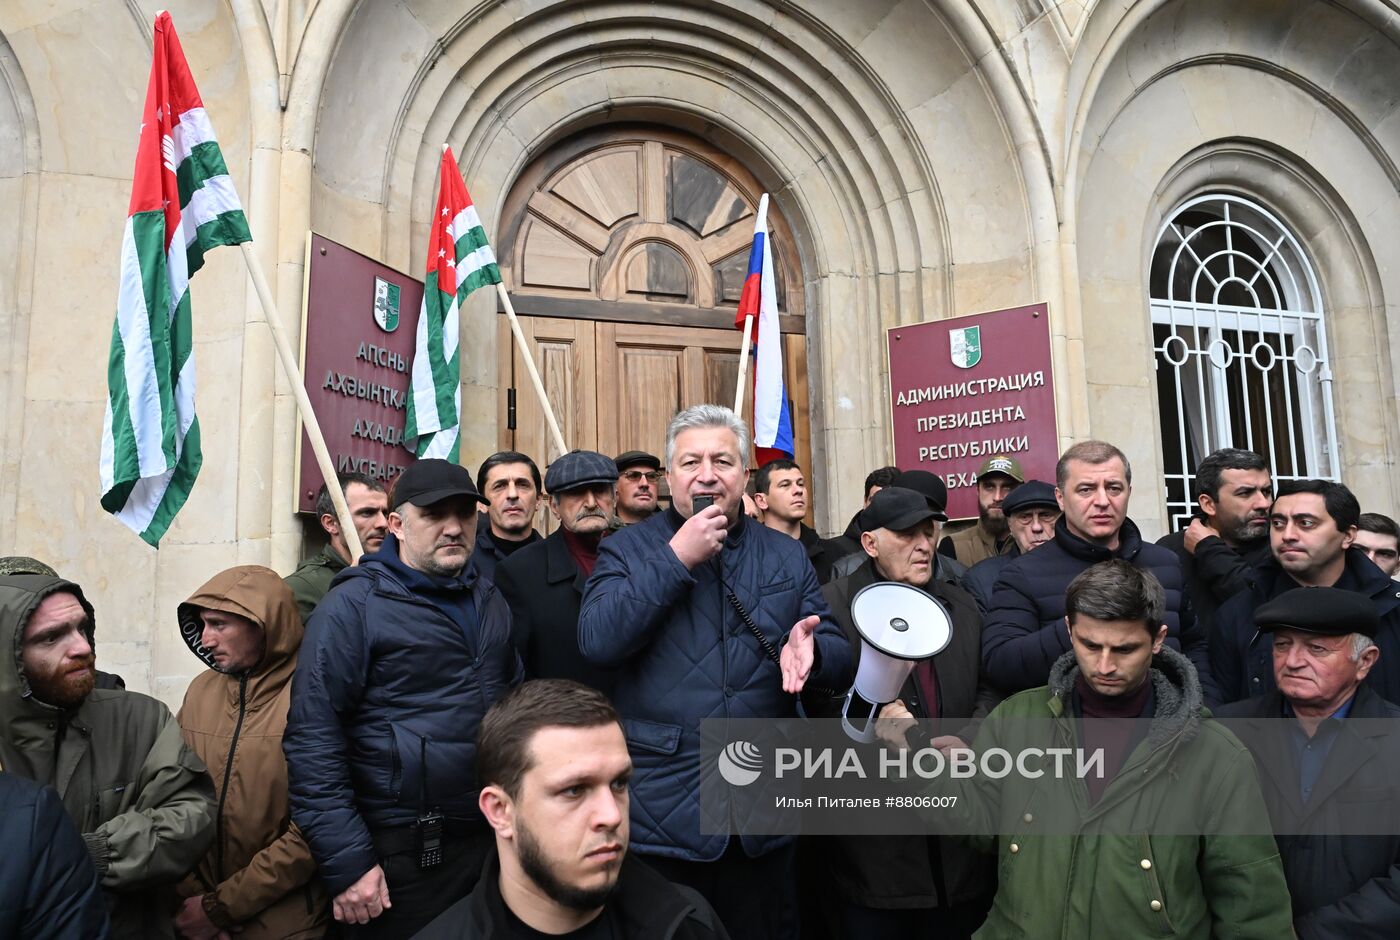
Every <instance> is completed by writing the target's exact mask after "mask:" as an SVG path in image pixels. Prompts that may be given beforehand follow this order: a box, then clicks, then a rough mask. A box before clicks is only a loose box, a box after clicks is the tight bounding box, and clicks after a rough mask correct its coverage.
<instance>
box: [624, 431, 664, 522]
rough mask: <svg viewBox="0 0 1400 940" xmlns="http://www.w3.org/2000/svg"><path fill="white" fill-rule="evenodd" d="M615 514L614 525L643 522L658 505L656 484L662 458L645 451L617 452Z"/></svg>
mask: <svg viewBox="0 0 1400 940" xmlns="http://www.w3.org/2000/svg"><path fill="white" fill-rule="evenodd" d="M615 463H616V464H617V515H616V516H615V517H614V518H613V528H615V529H620V528H622V527H623V526H629V525H636V524H637V523H638V522H646V521H647V520H648V519H650V518H651V517H652V515H653V514H654V513H655V512H656V511H657V510H658V509H660V508H661V505H660V503H659V502H658V500H657V497H658V496H659V495H660V493H659V491H658V489H657V487H658V486H660V485H661V458H659V457H657V456H655V455H654V454H648V453H647V452H646V451H644V450H629V451H628V452H627V453H625V454H618V455H617V460H616V461H615Z"/></svg>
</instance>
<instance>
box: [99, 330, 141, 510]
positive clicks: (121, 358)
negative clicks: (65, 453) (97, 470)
mask: <svg viewBox="0 0 1400 940" xmlns="http://www.w3.org/2000/svg"><path fill="white" fill-rule="evenodd" d="M125 362H126V347H125V346H124V345H122V335H121V331H120V329H119V328H118V325H117V323H115V322H113V323H112V346H111V350H110V352H108V354H107V386H108V389H109V391H108V397H109V399H110V400H109V405H110V407H111V409H112V442H113V448H112V470H113V473H112V476H113V479H116V480H134V479H136V478H137V477H139V476H140V475H141V467H140V464H139V462H138V461H137V459H136V433H135V431H134V430H133V429H132V427H131V400H130V396H128V394H127V391H126V371H125V368H124V364H125ZM130 489H131V487H130V485H127V486H126V490H127V491H128V492H129V491H130ZM125 503H126V496H125V494H123V495H122V496H121V498H120V500H119V501H118V502H117V504H116V507H115V508H116V509H120V508H121V507H122V506H123V505H125ZM102 505H103V507H104V508H106V509H107V510H108V511H109V512H112V511H115V510H114V509H113V507H112V506H109V505H108V503H107V497H106V496H104V497H103V499H102Z"/></svg>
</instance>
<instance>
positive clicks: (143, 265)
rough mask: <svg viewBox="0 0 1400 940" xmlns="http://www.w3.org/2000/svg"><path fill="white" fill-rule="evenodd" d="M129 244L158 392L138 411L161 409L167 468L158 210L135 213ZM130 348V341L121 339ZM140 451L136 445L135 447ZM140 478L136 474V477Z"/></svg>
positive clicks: (167, 355)
mask: <svg viewBox="0 0 1400 940" xmlns="http://www.w3.org/2000/svg"><path fill="white" fill-rule="evenodd" d="M131 240H132V244H133V245H134V246H135V251H136V261H137V266H138V267H139V269H140V276H141V296H142V298H143V299H144V301H145V304H146V324H147V328H148V330H149V334H150V349H151V360H152V362H153V364H154V368H155V380H156V384H157V386H158V388H159V400H158V401H157V402H155V403H149V402H137V403H136V404H137V407H138V408H143V409H144V406H146V405H149V404H155V405H156V406H158V407H159V409H160V424H161V449H162V450H163V451H164V452H165V460H166V465H167V466H168V465H170V464H173V463H174V462H175V435H176V432H177V430H178V429H177V427H176V423H175V398H174V388H175V377H176V375H177V374H178V372H177V371H175V370H174V369H173V368H172V357H171V352H172V350H171V348H170V341H169V335H170V334H169V329H168V327H167V324H168V322H169V320H168V318H169V316H170V279H169V275H168V273H167V271H166V259H165V214H164V213H163V212H161V211H159V210H155V211H152V212H138V213H136V214H135V215H133V216H132V217H131ZM122 339H123V342H124V345H126V346H127V347H129V346H130V337H126V336H124V337H122ZM138 447H139V444H138ZM138 476H139V474H138Z"/></svg>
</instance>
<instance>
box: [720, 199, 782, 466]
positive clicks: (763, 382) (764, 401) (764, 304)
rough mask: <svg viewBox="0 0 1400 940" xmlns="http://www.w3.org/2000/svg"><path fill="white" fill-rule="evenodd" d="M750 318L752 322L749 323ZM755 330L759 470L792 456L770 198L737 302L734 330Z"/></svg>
mask: <svg viewBox="0 0 1400 940" xmlns="http://www.w3.org/2000/svg"><path fill="white" fill-rule="evenodd" d="M750 317H752V318H753V319H752V321H750V319H749V318H750ZM749 322H752V323H753V324H754V328H755V329H754V334H753V357H754V369H753V443H754V459H755V461H756V463H757V465H758V466H760V467H761V466H763V465H764V464H765V463H767V462H768V461H770V460H777V459H778V458H779V457H786V458H788V459H789V460H790V459H792V456H793V446H792V415H791V414H790V413H789V412H788V394H787V386H786V384H785V383H784V382H783V337H782V331H781V330H780V329H779V326H778V291H777V286H776V282H775V281H774V280H773V256H772V254H771V253H770V252H769V246H768V194H767V193H764V194H763V198H761V199H760V200H759V201H758V221H757V222H756V223H755V224H754V227H753V251H752V253H751V254H750V255H749V273H748V277H747V278H745V279H744V292H743V294H741V295H740V297H739V312H738V314H737V315H736V316H735V317H734V327H735V329H739V330H742V329H743V328H744V325H745V324H746V323H749Z"/></svg>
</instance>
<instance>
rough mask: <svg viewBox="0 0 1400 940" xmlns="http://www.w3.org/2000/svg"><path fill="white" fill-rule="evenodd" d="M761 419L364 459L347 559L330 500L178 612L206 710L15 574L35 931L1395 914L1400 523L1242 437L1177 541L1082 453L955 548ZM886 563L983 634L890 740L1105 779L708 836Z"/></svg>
mask: <svg viewBox="0 0 1400 940" xmlns="http://www.w3.org/2000/svg"><path fill="white" fill-rule="evenodd" d="M750 444H751V441H750V437H749V431H748V428H747V427H746V426H745V424H744V423H743V422H742V421H741V420H740V419H739V418H737V417H736V416H735V415H734V414H733V413H732V412H730V411H729V410H728V409H725V408H722V407H719V406H712V405H701V406H696V407H693V408H689V409H687V410H685V411H682V412H681V413H679V414H677V415H676V416H675V418H674V419H673V421H672V423H671V425H670V427H669V429H668V434H667V440H666V448H665V453H664V454H663V455H653V454H648V453H645V452H642V451H635V450H634V451H629V452H627V453H625V454H622V455H619V456H618V457H616V458H612V457H608V456H606V455H604V454H600V453H596V452H592V451H574V452H571V453H568V454H565V455H562V456H560V457H559V458H557V459H556V460H554V461H553V462H552V463H550V464H549V465H548V467H547V468H546V470H545V473H544V474H543V475H542V474H541V472H540V468H539V467H538V466H537V464H536V463H535V461H534V460H532V459H531V458H530V457H529V456H527V455H525V454H522V453H517V452H514V451H505V452H501V453H497V454H494V455H492V456H491V457H489V458H488V459H487V460H485V461H484V462H483V463H482V464H481V465H480V467H479V468H478V469H477V472H476V474H475V475H474V476H473V474H471V473H470V472H469V471H468V470H467V469H466V468H464V467H461V466H458V465H456V464H454V463H449V462H447V461H443V460H434V459H424V460H419V461H417V462H415V463H413V464H412V465H411V466H410V467H409V468H408V469H407V470H406V471H404V472H403V473H402V474H401V475H400V476H399V478H398V479H397V480H396V481H394V483H393V486H392V488H389V487H386V486H385V485H384V484H383V483H381V482H380V481H378V480H375V479H371V478H368V477H364V476H358V475H353V474H350V475H346V476H343V477H342V478H341V479H340V484H341V487H342V489H343V491H344V493H345V496H346V502H347V504H348V508H349V511H350V517H351V520H352V522H353V525H354V527H355V529H356V533H357V534H358V539H359V542H360V544H361V545H362V546H363V547H364V552H365V553H364V555H363V556H362V557H361V558H359V559H358V561H355V560H353V559H352V558H351V552H350V549H349V544H348V542H349V540H348V539H347V537H346V536H347V533H346V532H344V531H342V529H341V527H340V524H339V522H338V520H337V518H336V515H335V513H334V511H333V510H332V507H331V503H330V500H329V497H328V496H327V494H325V493H324V492H323V493H322V498H321V499H320V500H319V501H318V505H317V510H318V514H319V522H320V526H321V528H322V529H323V530H324V534H325V536H326V539H327V543H326V546H325V548H324V550H323V551H321V552H319V553H318V554H315V555H313V556H311V557H310V558H308V559H306V560H305V561H304V562H303V563H302V564H301V565H300V566H298V567H297V569H296V570H295V571H294V572H292V573H290V574H289V575H288V576H287V577H286V578H285V579H283V578H282V577H279V576H278V575H277V574H276V573H275V572H273V571H271V570H269V569H267V568H264V567H261V566H255V565H244V566H238V567H235V568H231V569H228V570H226V571H223V572H219V573H216V574H214V575H213V577H211V578H210V580H209V581H208V582H207V583H205V584H204V585H203V586H202V587H200V588H199V589H198V590H196V591H195V592H194V593H193V594H192V595H190V597H189V598H188V599H187V600H186V601H184V602H183V603H181V604H180V605H178V608H177V609H176V610H175V611H172V612H171V613H172V614H173V623H172V627H173V628H174V629H177V630H179V632H180V636H181V638H182V640H183V642H184V643H185V644H186V645H187V646H188V647H189V650H190V652H191V654H192V655H193V656H195V657H196V658H197V659H198V660H199V662H200V664H201V666H202V667H203V668H204V671H203V672H202V673H201V674H200V675H199V676H198V677H197V678H196V679H195V680H194V681H193V682H192V683H191V684H190V687H189V689H188V690H187V692H186V693H185V697H184V703H183V705H182V707H181V708H180V710H179V712H178V714H176V715H171V714H170V712H169V711H168V710H167V709H166V708H165V707H164V706H163V705H161V704H160V703H159V702H158V701H156V700H155V699H153V698H150V697H148V696H145V695H141V694H139V693H135V692H129V691H126V690H125V689H124V688H123V687H122V683H121V680H120V678H119V677H116V676H111V675H108V674H106V673H101V672H99V671H98V670H97V668H96V666H97V656H96V640H95V622H96V611H95V610H94V609H93V606H92V604H91V603H90V602H89V601H88V600H87V598H86V596H85V595H84V592H83V590H82V588H81V587H80V586H79V585H77V584H75V583H73V582H71V581H69V580H65V579H64V578H63V577H62V576H61V575H60V574H59V573H58V572H56V571H55V570H54V569H52V568H51V567H49V566H48V565H46V564H44V563H43V562H41V561H37V560H35V559H29V558H9V559H3V560H0V648H6V649H12V650H14V655H13V656H9V657H5V658H4V662H3V663H0V719H2V720H0V770H3V772H2V773H0V849H3V851H0V936H3V937H8V936H21V937H54V938H59V937H65V938H66V937H82V938H90V937H97V938H101V937H108V936H111V937H118V938H162V937H169V938H174V937H181V938H192V940H231V938H235V937H237V938H243V940H257V938H315V937H323V936H340V937H352V938H353V937H385V938H409V937H414V936H421V937H428V938H436V937H442V938H447V937H505V938H516V937H521V938H531V937H538V936H542V935H544V936H566V937H572V938H582V940H621V938H632V937H636V938H673V937H674V938H712V937H713V938H724V937H735V938H750V937H752V938H784V940H785V938H798V937H802V938H818V940H821V938H843V937H861V938H885V937H890V938H896V937H898V938H907V937H938V938H963V937H971V936H972V935H973V934H974V933H976V934H977V936H979V937H1028V938H1038V937H1047V938H1049V937H1056V938H1082V937H1098V936H1125V937H1146V936H1161V937H1182V938H1186V937H1192V938H1194V937H1202V938H1204V937H1237V938H1256V937H1257V938H1260V940H1264V938H1268V940H1274V938H1278V937H1285V936H1289V935H1291V934H1292V933H1295V932H1296V935H1298V936H1300V937H1303V938H1308V940H1312V938H1319V940H1320V938H1332V937H1348V938H1350V937H1396V936H1400V773H1398V772H1397V771H1400V725H1396V724H1395V719H1396V718H1400V707H1398V706H1397V705H1395V704H1392V703H1393V702H1400V583H1398V582H1397V581H1396V580H1394V579H1395V578H1397V577H1400V558H1397V541H1400V532H1397V528H1396V524H1395V523H1394V521H1392V520H1390V519H1389V518H1387V517H1385V516H1382V515H1379V514H1377V513H1373V512H1368V513H1363V512H1362V511H1361V506H1360V505H1359V503H1358V500H1357V499H1356V497H1355V496H1354V495H1353V494H1352V493H1351V492H1350V491H1349V490H1348V489H1347V488H1346V487H1345V486H1344V485H1342V484H1340V483H1334V482H1328V481H1320V480H1289V481H1287V483H1285V484H1283V485H1281V486H1280V487H1279V488H1278V490H1277V491H1276V490H1275V486H1274V481H1273V478H1272V475H1271V473H1270V468H1269V467H1268V466H1267V465H1266V463H1265V461H1264V460H1263V459H1262V458H1261V457H1260V456H1259V455H1257V454H1254V453H1250V452H1247V451H1242V450H1233V449H1227V450H1221V451H1217V452H1215V453H1213V454H1210V455H1209V456H1207V457H1205V458H1204V459H1203V460H1202V461H1201V462H1200V465H1199V469H1198V473H1197V477H1196V481H1195V489H1196V500H1197V506H1196V508H1197V512H1196V514H1195V515H1194V516H1193V518H1192V519H1191V520H1190V522H1189V524H1187V525H1186V526H1185V527H1184V528H1182V530H1181V531H1179V532H1175V533H1173V534H1170V535H1167V536H1166V537H1164V538H1163V539H1161V540H1159V541H1158V542H1157V543H1155V544H1154V543H1152V542H1149V541H1147V540H1145V539H1144V537H1143V535H1142V533H1141V531H1140V530H1139V529H1138V527H1137V526H1136V525H1135V524H1134V523H1133V521H1132V520H1131V519H1130V518H1129V516H1128V508H1129V502H1130V498H1131V495H1132V491H1133V476H1132V467H1131V465H1130V464H1129V461H1128V458H1127V457H1126V456H1125V455H1124V454H1123V452H1122V451H1121V450H1119V449H1118V448H1117V447H1115V446H1113V445H1112V444H1109V443H1107V442H1104V441H1084V442H1081V443H1078V444H1075V445H1074V446H1072V447H1070V448H1069V449H1068V450H1066V451H1065V452H1064V454H1062V455H1061V457H1060V459H1059V462H1058V464H1057V466H1056V469H1055V479H1054V480H1053V481H1048V480H1047V481H1042V480H1034V479H1027V478H1026V476H1025V474H1024V473H1023V471H1022V467H1021V465H1020V463H1019V462H1018V461H1016V460H1015V459H1013V458H1012V457H1010V456H1007V455H997V456H993V457H991V458H990V459H988V460H987V461H986V462H985V463H984V464H983V465H982V467H981V469H980V471H979V472H978V474H977V495H978V518H977V520H976V521H975V522H974V523H972V524H971V525H969V526H966V527H964V528H962V529H960V530H958V531H953V532H945V528H944V527H945V523H947V522H948V516H947V502H948V494H947V488H946V486H945V484H944V481H943V480H942V479H941V478H939V477H938V476H936V475H934V474H932V473H929V472H927V471H923V470H918V469H906V470H902V471H901V470H900V469H897V468H895V467H883V468H879V469H877V470H875V471H873V472H871V473H870V474H869V476H868V477H867V478H866V482H865V492H864V502H863V505H862V506H861V507H860V509H859V510H858V511H856V512H855V513H854V515H853V516H852V518H851V520H850V524H849V525H848V526H847V527H846V529H845V530H844V532H843V533H842V534H841V535H839V536H837V537H834V538H829V539H823V538H821V537H820V536H819V535H818V534H817V533H816V532H815V531H814V530H813V529H811V528H810V527H809V526H808V525H807V524H806V522H805V520H806V518H807V517H808V515H809V512H810V502H809V498H808V493H809V488H808V480H807V477H806V474H805V472H804V470H803V468H802V467H801V466H799V465H798V464H797V463H795V462H794V461H791V460H778V461H773V462H770V463H768V464H766V465H764V466H763V467H760V468H758V470H757V472H756V473H753V474H751V473H750V471H749V469H748V461H749V454H750ZM1154 495H1155V494H1154ZM542 501H545V502H547V505H548V511H549V513H550V514H551V516H552V518H553V519H554V520H555V523H556V524H555V525H554V526H553V529H552V531H551V533H550V534H549V535H548V536H547V537H542V536H541V535H540V533H539V532H538V531H537V530H536V522H537V519H538V513H539V510H540V503H541V502H542ZM891 581H892V582H898V583H902V584H905V585H910V586H912V587H915V588H918V589H920V590H922V591H924V592H926V593H927V594H928V595H930V596H931V597H932V598H934V599H935V600H936V601H937V602H938V603H939V604H941V605H942V606H943V608H944V610H945V611H946V612H947V613H948V616H949V621H950V623H951V624H952V628H953V629H952V634H951V639H950V641H949V642H948V643H947V645H946V646H945V647H944V648H942V649H941V650H940V651H939V652H938V653H937V654H936V655H934V656H932V657H930V658H927V659H925V660H922V661H919V662H917V663H914V664H913V668H912V670H911V672H910V673H909V676H908V679H907V681H906V682H905V683H904V686H903V688H902V689H901V691H900V695H899V698H898V699H897V700H896V701H894V702H891V703H889V704H887V705H885V706H884V708H883V709H882V710H881V711H880V713H879V717H878V720H877V722H876V729H877V731H878V733H879V736H880V739H881V741H882V746H884V747H886V748H890V749H896V750H901V749H907V748H916V749H918V748H931V749H936V750H937V751H939V752H940V753H944V754H953V753H956V752H962V751H966V750H967V749H971V751H973V752H986V751H989V750H991V749H998V748H1000V749H1006V750H1008V751H1010V752H1021V751H1026V750H1027V749H1037V748H1038V749H1040V750H1041V751H1044V750H1045V749H1047V748H1050V747H1052V746H1062V745H1063V746H1069V747H1082V748H1087V749H1089V750H1091V751H1097V752H1101V753H1102V755H1103V757H1104V760H1103V764H1102V768H1101V770H1102V772H1101V773H1099V774H1097V775H1094V776H1090V777H1087V778H1083V779H1081V778H1072V779H1065V778H1062V777H1055V776H1051V775H1045V774H1026V773H1018V774H1011V775H1010V776H1003V777H993V776H990V775H987V774H977V775H974V776H972V777H971V778H966V779H963V778H954V777H940V778H938V779H936V780H933V781H931V782H930V781H923V782H921V783H920V784H919V786H921V787H923V788H924V793H925V795H933V796H939V797H950V798H951V797H955V798H956V799H955V800H954V801H953V804H952V805H953V806H955V807H956V809H955V810H954V811H949V812H940V813H937V814H930V815H929V818H928V819H927V823H928V825H927V827H926V830H924V831H919V832H909V833H906V834H899V835H880V836H876V835H840V836H829V837H822V836H802V837H800V838H799V837H796V836H794V835H792V834H773V833H749V832H742V833H741V834H737V835H726V834H723V833H715V832H712V831H708V830H707V829H706V828H705V827H703V826H702V824H701V816H702V810H701V799H700V790H701V786H702V781H705V785H706V786H715V787H718V788H719V789H718V791H717V792H718V793H719V799H720V801H721V804H722V805H721V807H720V809H721V813H722V814H728V813H731V812H732V811H730V810H726V807H727V806H729V804H728V803H725V802H724V801H725V800H726V799H728V798H729V797H726V796H725V794H726V793H730V792H731V791H729V790H727V789H725V787H726V786H727V785H725V784H724V783H722V782H717V781H716V779H715V775H714V773H713V772H712V771H713V768H711V767H707V766H704V764H703V762H702V758H701V753H702V749H701V723H702V722H704V721H705V720H706V719H711V718H735V719H737V718H770V719H781V718H789V717H794V716H797V715H799V714H801V715H808V716H810V717H811V719H812V720H820V719H822V718H824V717H827V718H829V717H832V716H835V715H837V714H838V713H839V711H840V709H841V705H842V699H843V696H844V692H845V690H846V689H848V688H849V687H850V685H851V681H852V678H853V675H854V672H855V669H856V667H857V664H858V662H859V660H860V658H861V651H862V642H861V637H860V633H859V630H858V629H857V624H856V620H855V617H854V615H853V613H852V607H853V603H854V599H855V597H856V595H858V594H859V593H860V592H861V591H862V590H863V589H865V588H866V587H868V586H870V585H873V584H876V583H878V582H891ZM1227 726H1228V729H1229V730H1227ZM731 797H732V794H731ZM1159 826H1160V828H1157V827H1159ZM969 833H981V834H982V836H981V837H976V836H969V835H968V834H969Z"/></svg>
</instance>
